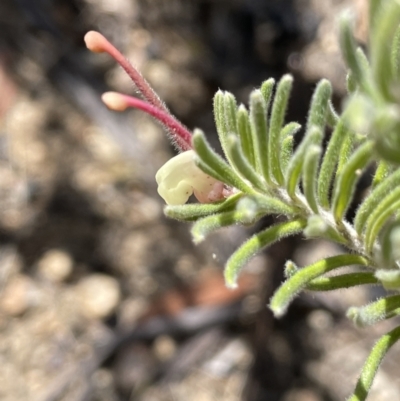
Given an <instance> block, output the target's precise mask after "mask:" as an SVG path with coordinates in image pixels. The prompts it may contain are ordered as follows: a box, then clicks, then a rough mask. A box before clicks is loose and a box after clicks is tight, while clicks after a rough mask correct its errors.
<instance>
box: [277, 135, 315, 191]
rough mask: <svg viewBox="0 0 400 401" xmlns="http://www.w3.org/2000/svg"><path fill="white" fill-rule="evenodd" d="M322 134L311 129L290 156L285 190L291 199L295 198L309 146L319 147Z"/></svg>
mask: <svg viewBox="0 0 400 401" xmlns="http://www.w3.org/2000/svg"><path fill="white" fill-rule="evenodd" d="M321 140H322V132H321V130H320V129H319V128H317V127H311V129H310V130H309V131H308V132H307V133H306V135H305V137H304V139H303V140H302V142H301V143H300V145H299V146H298V147H297V149H296V151H295V153H294V155H293V156H292V158H291V160H290V162H289V166H288V168H287V172H286V184H285V185H286V189H287V191H288V194H289V196H290V197H291V198H294V197H295V193H296V188H297V185H298V183H299V180H300V176H301V172H302V169H303V164H304V160H305V155H306V152H307V149H308V148H309V147H310V146H311V145H313V144H314V145H320V143H321Z"/></svg>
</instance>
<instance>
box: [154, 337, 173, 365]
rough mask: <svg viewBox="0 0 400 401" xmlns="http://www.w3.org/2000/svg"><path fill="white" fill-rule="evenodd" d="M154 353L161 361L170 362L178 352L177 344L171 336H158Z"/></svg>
mask: <svg viewBox="0 0 400 401" xmlns="http://www.w3.org/2000/svg"><path fill="white" fill-rule="evenodd" d="M153 351H154V354H155V355H156V357H157V358H158V359H159V360H160V361H162V362H165V361H168V360H169V359H171V358H172V357H173V356H174V354H175V352H176V343H175V341H174V339H173V338H172V337H170V336H167V335H161V336H158V337H157V338H156V340H155V341H154V344H153Z"/></svg>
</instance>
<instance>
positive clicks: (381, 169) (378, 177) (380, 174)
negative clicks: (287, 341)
mask: <svg viewBox="0 0 400 401" xmlns="http://www.w3.org/2000/svg"><path fill="white" fill-rule="evenodd" d="M390 170H391V167H390V165H389V163H388V162H387V161H386V160H381V161H380V162H379V163H378V167H377V168H376V171H375V175H374V179H373V181H372V188H376V187H377V186H378V185H379V184H380V183H381V182H382V181H383V180H384V179H385V178H386V177H387V176H388V175H389V173H390Z"/></svg>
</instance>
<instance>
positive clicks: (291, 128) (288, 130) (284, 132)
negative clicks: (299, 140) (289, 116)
mask: <svg viewBox="0 0 400 401" xmlns="http://www.w3.org/2000/svg"><path fill="white" fill-rule="evenodd" d="M300 128H301V125H300V124H299V123H296V122H290V123H288V124H286V125H285V126H284V127H283V128H282V129H281V133H280V138H281V141H284V140H285V139H286V138H287V137H288V136H293V135H295V134H297V133H298V132H299V131H300Z"/></svg>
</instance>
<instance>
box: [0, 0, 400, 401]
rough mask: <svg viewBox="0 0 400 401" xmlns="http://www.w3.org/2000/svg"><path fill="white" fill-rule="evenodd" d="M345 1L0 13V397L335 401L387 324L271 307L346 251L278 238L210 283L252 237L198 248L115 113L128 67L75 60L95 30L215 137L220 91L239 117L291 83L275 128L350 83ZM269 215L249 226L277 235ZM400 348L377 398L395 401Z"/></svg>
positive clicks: (141, 141)
mask: <svg viewBox="0 0 400 401" xmlns="http://www.w3.org/2000/svg"><path fill="white" fill-rule="evenodd" d="M349 6H350V7H353V9H357V11H358V12H359V13H360V18H359V19H358V22H357V25H356V33H357V38H358V40H359V41H360V43H363V42H365V40H366V39H365V38H366V29H367V28H366V25H365V21H366V20H365V2H364V1H362V0H361V1H358V0H346V1H345V0H341V1H339V0H329V1H328V0H327V1H325V2H321V1H318V0H271V1H262V0H247V1H246V0H235V1H223V0H220V1H215V2H210V1H207V0H195V1H186V0H168V1H167V0H96V1H95V0H70V1H68V0H52V1H50V0H38V1H36V2H32V1H30V0H14V1H12V0H5V1H1V3H0V88H1V92H2V94H1V96H0V205H1V207H0V400H2V401H61V400H63V401H89V400H91V401H114V400H115V401H122V400H127V401H128V400H129V401H130V400H139V401H153V400H155V401H181V400H182V401H184V400H185V401H186V400H189V399H190V400H191V401H208V400H209V401H214V400H219V401H236V400H246V401H264V400H265V401H275V400H276V401H278V400H279V401H281V400H282V401H325V400H326V401H336V400H338V401H339V400H344V399H345V397H346V396H347V395H348V394H349V393H350V392H351V390H352V388H353V386H354V383H355V382H356V379H357V376H358V372H359V370H360V368H361V366H362V364H363V361H364V359H365V357H366V356H367V355H368V352H369V349H370V347H371V345H372V344H373V343H374V341H375V339H376V338H377V337H378V336H379V335H380V334H382V333H384V332H385V331H387V330H388V329H389V328H390V327H393V323H392V322H385V323H382V324H380V325H377V326H376V327H374V328H372V329H370V330H360V329H356V328H354V327H353V326H352V324H351V323H350V322H349V321H348V320H347V319H346V318H345V311H346V309H347V307H348V306H350V305H361V304H362V303H363V302H366V301H368V300H369V299H374V298H376V297H377V296H379V290H378V289H372V290H368V291H366V290H359V289H356V290H351V291H342V292H339V293H337V292H333V293H330V294H323V295H321V294H317V295H315V294H306V295H304V296H301V297H300V298H299V300H298V301H296V302H295V303H294V305H293V307H292V308H291V309H290V311H289V313H288V315H287V316H286V317H285V318H283V319H282V320H279V321H276V320H274V319H273V318H272V315H271V313H270V312H269V310H267V308H266V304H267V302H268V300H269V298H270V297H271V295H272V292H273V290H274V288H276V286H277V285H278V284H279V283H280V282H281V280H282V268H283V263H284V261H285V260H287V259H289V258H292V259H293V260H295V261H296V262H297V263H299V264H300V265H304V264H307V263H310V262H311V261H313V260H316V259H317V258H318V257H321V256H327V255H331V254H336V253H338V252H340V251H341V250H340V249H339V248H337V247H336V246H334V245H332V244H328V243H325V242H321V241H304V240H302V239H301V238H294V239H289V240H287V241H283V242H281V243H279V244H278V245H276V246H274V247H272V248H271V249H269V250H267V251H266V252H265V253H264V254H262V255H259V256H257V257H256V258H254V260H253V261H252V262H251V263H250V265H249V267H248V268H247V270H246V272H245V274H244V276H243V279H242V281H241V284H240V286H239V288H238V289H237V290H235V291H229V290H227V289H226V288H225V287H224V284H223V279H222V274H221V272H222V268H223V264H224V261H225V260H226V259H227V257H228V256H229V255H230V253H231V252H232V251H233V250H234V249H235V247H237V246H238V244H240V243H241V242H243V241H244V239H245V238H246V237H247V236H248V235H249V234H250V233H251V232H252V230H254V228H253V229H244V228H240V227H235V228H232V229H227V230H225V231H223V232H222V233H219V234H216V235H214V236H212V238H210V239H209V240H208V241H205V243H204V244H201V245H200V246H194V245H193V244H192V242H191V239H190V234H189V228H190V227H189V226H187V225H185V224H182V223H177V222H175V221H171V220H168V219H166V218H165V217H164V216H163V206H164V205H163V201H162V199H161V198H160V197H159V196H158V195H157V193H156V186H155V181H154V174H155V172H156V171H157V169H158V168H159V167H160V166H161V165H162V164H163V163H165V162H166V161H167V160H168V159H169V158H170V157H171V155H172V154H173V149H172V148H171V147H170V146H169V144H168V141H167V139H166V138H165V135H164V134H163V132H162V129H161V128H160V127H159V126H158V125H157V124H156V123H155V122H154V121H153V120H151V119H150V118H148V117H147V116H145V115H143V114H141V113H140V112H136V111H132V112H129V113H123V114H117V113H113V112H110V111H108V110H107V109H106V108H105V107H104V106H103V105H102V104H101V102H100V95H101V93H102V92H103V91H105V90H107V89H110V88H111V89H112V90H117V91H121V92H124V93H129V94H135V88H134V87H133V85H132V84H131V83H130V81H129V79H128V78H127V77H126V76H125V75H124V73H123V71H122V70H121V69H120V68H119V67H118V66H116V65H115V63H114V62H113V61H112V60H110V59H109V57H107V56H105V55H99V54H92V53H90V52H88V51H87V50H86V48H85V46H84V44H83V36H84V34H85V33H86V32H87V31H88V30H90V29H96V30H99V31H101V32H102V33H103V34H105V35H106V36H107V37H108V38H109V39H110V40H111V41H112V42H113V43H114V44H115V45H116V46H117V47H119V48H120V49H121V50H122V51H123V52H124V54H125V55H126V56H127V57H128V58H129V59H130V60H131V61H132V62H133V63H134V65H135V66H137V67H138V69H139V70H140V71H142V73H143V74H144V75H145V76H146V78H147V79H148V80H149V81H150V82H151V84H152V85H153V86H154V88H155V89H156V90H157V92H158V93H159V94H160V96H161V97H162V99H163V100H165V102H166V103H167V104H168V106H169V107H170V109H171V110H172V111H173V113H174V114H175V115H176V116H177V117H178V118H179V119H181V120H182V121H183V122H184V123H185V124H186V125H187V126H188V127H191V128H194V127H201V128H202V129H203V130H204V131H205V132H207V135H208V137H209V138H210V141H215V131H214V126H213V119H212V110H211V106H212V96H213V94H214V93H215V91H216V90H217V89H218V88H222V89H225V90H230V91H232V92H233V93H234V94H235V95H236V96H237V98H238V100H239V101H240V102H243V103H246V102H247V97H248V94H249V93H250V91H251V90H252V89H253V88H254V87H256V86H257V85H259V84H260V83H261V81H262V80H263V79H266V78H269V77H271V76H272V77H275V78H279V77H280V76H281V75H282V74H283V73H286V72H291V73H292V74H293V75H294V76H295V87H294V93H293V96H292V100H291V105H290V110H289V114H290V115H289V116H288V118H290V119H294V120H298V121H300V122H304V120H305V116H306V111H307V104H308V102H309V98H310V95H311V93H312V89H313V88H314V87H315V83H316V82H317V80H318V79H320V78H321V77H328V78H329V79H331V80H332V82H333V84H334V88H335V100H336V103H337V105H338V107H339V106H340V98H341V96H342V95H343V93H344V90H345V87H344V74H345V70H344V67H343V65H342V62H341V59H340V55H339V50H338V45H337V30H336V25H335V18H336V17H337V16H338V14H339V12H340V11H341V10H343V9H344V8H346V7H349ZM270 223H271V220H270V219H267V220H266V221H263V222H262V223H260V225H259V226H258V228H260V227H261V226H262V225H267V224H270ZM399 352H400V351H399V349H397V350H396V349H394V350H393V351H392V352H391V354H390V355H389V356H388V357H387V359H386V360H385V363H384V365H383V368H382V370H381V372H380V373H379V375H378V377H377V380H376V383H375V384H374V389H373V392H372V393H371V396H370V398H369V400H370V401H387V400H398V399H400V383H399V379H398V363H397V361H398V357H399V355H400V354H399Z"/></svg>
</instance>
